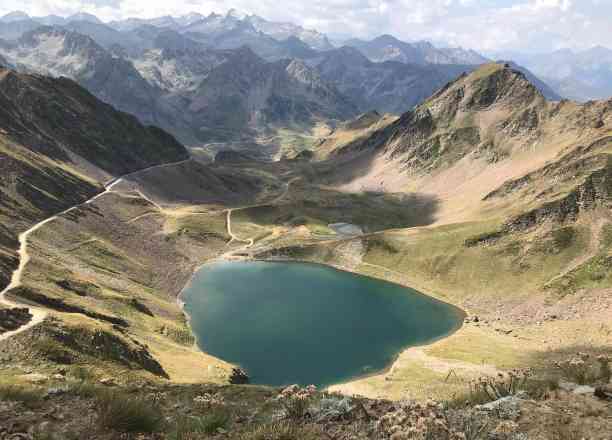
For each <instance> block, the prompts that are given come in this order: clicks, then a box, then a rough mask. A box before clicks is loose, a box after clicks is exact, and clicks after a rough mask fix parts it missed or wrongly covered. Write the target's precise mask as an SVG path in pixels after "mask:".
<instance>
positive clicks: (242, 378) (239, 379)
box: [229, 368, 249, 385]
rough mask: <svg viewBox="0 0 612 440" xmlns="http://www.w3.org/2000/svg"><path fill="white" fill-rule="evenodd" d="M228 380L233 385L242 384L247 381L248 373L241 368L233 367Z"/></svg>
mask: <svg viewBox="0 0 612 440" xmlns="http://www.w3.org/2000/svg"><path fill="white" fill-rule="evenodd" d="M229 382H230V383H231V384H233V385H244V384H247V383H249V375H248V374H247V373H246V371H244V370H243V369H242V368H234V369H233V370H232V374H231V375H230V377H229Z"/></svg>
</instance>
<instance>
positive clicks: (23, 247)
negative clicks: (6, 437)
mask: <svg viewBox="0 0 612 440" xmlns="http://www.w3.org/2000/svg"><path fill="white" fill-rule="evenodd" d="M190 160H191V158H189V159H185V160H181V161H178V162H171V163H165V164H161V165H154V166H151V167H147V168H143V169H140V170H137V171H133V172H131V173H128V174H125V175H123V176H121V177H117V178H115V179H112V180H110V181H109V182H107V183H106V184H105V185H104V191H103V192H101V193H99V194H97V195H95V196H93V197H92V198H90V199H88V200H86V201H85V202H83V203H79V204H78V205H75V206H72V207H71V208H68V209H65V210H64V211H62V212H60V213H58V214H55V215H53V216H51V217H49V218H47V219H45V220H43V221H41V222H39V223H36V224H35V225H34V226H32V227H31V228H30V229H28V230H27V231H24V232H22V233H21V234H19V251H18V255H19V266H18V267H17V269H15V271H14V272H13V274H12V276H11V282H10V283H9V284H8V286H6V287H5V288H4V289H3V290H2V292H0V304H1V305H4V306H7V307H10V308H12V307H23V306H27V307H28V308H29V310H30V314H31V315H32V319H31V320H30V322H28V323H27V324H25V325H22V326H21V327H19V328H18V329H17V330H13V331H9V332H5V333H3V334H1V335H0V341H3V340H5V339H8V338H10V337H11V336H14V335H16V334H18V333H21V332H23V331H25V330H28V329H29V328H32V327H34V326H36V325H38V324H40V323H41V322H42V321H43V320H44V319H45V317H46V316H47V312H46V311H45V310H44V309H42V308H40V307H33V306H30V305H29V304H19V303H16V302H14V301H11V300H9V299H8V298H7V297H6V294H7V293H8V292H9V291H10V290H12V289H15V288H17V287H19V286H21V278H22V275H23V271H24V270H25V267H26V265H27V264H28V261H30V255H29V254H28V237H29V236H30V235H31V234H32V233H34V232H36V231H37V230H38V229H40V228H42V227H43V226H45V225H46V224H47V223H50V222H52V221H53V220H56V219H57V218H59V217H61V216H62V215H64V214H67V213H69V212H72V211H74V210H76V209H78V208H80V207H82V206H85V205H89V204H90V203H93V202H94V201H96V200H97V199H98V198H100V197H102V196H103V195H105V194H107V193H109V192H111V191H112V190H113V187H114V186H115V185H117V184H118V183H120V182H121V181H122V180H124V179H126V178H128V177H130V176H133V175H135V174H138V173H142V172H146V171H149V170H153V169H157V168H165V167H169V166H175V165H180V164H182V163H186V162H188V161H190ZM138 193H139V194H140V195H142V196H143V198H145V199H146V200H148V201H150V202H151V203H153V204H154V205H155V206H157V207H159V205H157V204H156V203H155V202H153V201H151V200H150V199H149V198H147V197H145V196H144V194H142V192H140V190H139V191H138Z"/></svg>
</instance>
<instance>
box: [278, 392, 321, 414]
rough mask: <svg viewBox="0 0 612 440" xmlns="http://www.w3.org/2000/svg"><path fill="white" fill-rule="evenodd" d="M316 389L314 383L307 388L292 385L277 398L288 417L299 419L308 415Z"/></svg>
mask: <svg viewBox="0 0 612 440" xmlns="http://www.w3.org/2000/svg"><path fill="white" fill-rule="evenodd" d="M316 391H317V388H316V387H315V386H314V385H309V386H308V387H306V388H300V387H299V386H298V385H290V386H288V387H286V388H284V389H283V390H282V391H281V392H280V393H279V395H278V396H277V397H276V400H278V401H279V402H280V404H281V405H282V407H283V409H284V410H285V415H286V416H287V418H289V419H293V420H299V419H301V418H303V417H304V416H305V415H306V413H307V411H308V408H309V407H310V404H311V403H312V397H313V396H314V394H315V392H316Z"/></svg>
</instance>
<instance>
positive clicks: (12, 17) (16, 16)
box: [0, 11, 30, 23]
mask: <svg viewBox="0 0 612 440" xmlns="http://www.w3.org/2000/svg"><path fill="white" fill-rule="evenodd" d="M29 18H30V16H29V15H28V14H26V13H25V12H23V11H13V12H9V13H8V14H6V15H4V16H2V17H0V23H11V22H13V21H20V20H27V19H29Z"/></svg>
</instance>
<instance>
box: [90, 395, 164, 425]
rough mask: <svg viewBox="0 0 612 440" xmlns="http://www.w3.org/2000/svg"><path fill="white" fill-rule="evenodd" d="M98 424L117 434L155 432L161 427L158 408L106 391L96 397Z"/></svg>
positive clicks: (144, 401)
mask: <svg viewBox="0 0 612 440" xmlns="http://www.w3.org/2000/svg"><path fill="white" fill-rule="evenodd" d="M97 401H98V408H99V409H98V422H99V424H100V425H101V426H103V427H105V428H110V429H113V430H115V431H117V432H126V433H128V432H129V433H133V432H157V431H159V430H160V428H161V427H162V415H161V413H160V411H159V409H158V408H156V407H155V406H153V405H151V404H150V403H149V402H147V401H146V400H144V399H140V398H135V397H130V396H127V395H124V394H121V393H118V392H113V391H107V392H102V393H100V394H99V395H98V396H97Z"/></svg>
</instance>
